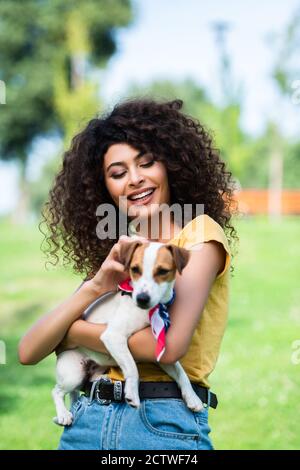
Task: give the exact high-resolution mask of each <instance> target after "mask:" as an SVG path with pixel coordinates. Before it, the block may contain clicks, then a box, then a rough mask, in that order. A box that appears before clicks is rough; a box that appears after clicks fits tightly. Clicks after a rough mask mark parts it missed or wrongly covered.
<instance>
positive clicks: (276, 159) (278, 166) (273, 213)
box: [268, 136, 283, 221]
mask: <svg viewBox="0 0 300 470" xmlns="http://www.w3.org/2000/svg"><path fill="white" fill-rule="evenodd" d="M278 137H279V136H276V137H275V138H274V140H273V143H272V150H271V156H270V167H269V199H268V205H269V218H270V220H273V221H279V220H281V213H282V207H281V204H282V179H283V157H282V149H281V146H280V143H279V138H278Z"/></svg>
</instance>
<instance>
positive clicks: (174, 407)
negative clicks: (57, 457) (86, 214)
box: [58, 395, 213, 450]
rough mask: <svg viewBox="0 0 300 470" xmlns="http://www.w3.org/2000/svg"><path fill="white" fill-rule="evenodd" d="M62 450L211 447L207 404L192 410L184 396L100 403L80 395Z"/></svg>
mask: <svg viewBox="0 0 300 470" xmlns="http://www.w3.org/2000/svg"><path fill="white" fill-rule="evenodd" d="M71 411H72V413H73V416H74V421H73V424H72V426H68V427H65V429H64V432H63V434H62V436H61V439H60V443H59V447H58V449H59V450H79V449H83V450H84V449H90V450H132V449H133V450H211V449H213V446H212V444H211V441H210V438H209V436H208V434H209V433H210V427H209V425H208V408H205V409H204V410H203V411H200V412H195V413H194V412H192V411H191V410H189V409H188V408H187V406H186V405H185V403H184V402H183V400H180V399H175V398H167V399H166V398H165V399H162V398H157V399H146V400H142V401H141V406H140V408H139V409H136V408H132V407H130V406H129V405H128V404H127V403H125V402H122V403H111V404H109V405H101V404H100V403H99V402H98V401H97V400H96V399H94V400H92V401H90V400H89V398H88V397H86V396H84V395H81V396H80V397H79V399H78V400H77V401H76V402H75V403H73V404H72V406H71Z"/></svg>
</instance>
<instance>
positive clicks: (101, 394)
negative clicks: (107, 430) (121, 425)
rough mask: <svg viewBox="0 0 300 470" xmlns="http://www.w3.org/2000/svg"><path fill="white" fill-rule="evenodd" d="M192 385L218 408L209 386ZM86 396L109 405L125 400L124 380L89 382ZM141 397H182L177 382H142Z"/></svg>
mask: <svg viewBox="0 0 300 470" xmlns="http://www.w3.org/2000/svg"><path fill="white" fill-rule="evenodd" d="M192 387H193V389H194V391H195V392H196V394H197V395H198V397H199V398H200V399H201V401H202V402H203V403H204V404H206V406H207V405H208V404H209V406H211V407H212V408H217V405H218V399H217V396H216V395H215V394H214V393H212V392H210V391H209V389H208V388H206V387H202V386H200V385H197V384H195V383H192ZM83 391H84V393H85V395H86V396H88V397H90V399H91V400H93V399H97V400H98V401H99V402H100V403H101V404H103V405H108V404H110V403H111V402H124V401H125V397H124V382H121V381H115V382H112V380H111V379H109V378H106V377H105V378H101V379H99V380H96V381H94V382H88V384H87V385H86V386H85V388H84V390H83ZM139 395H140V399H141V400H143V399H145V398H148V399H151V398H181V399H182V396H181V391H180V389H179V387H178V385H177V383H176V382H140V384H139Z"/></svg>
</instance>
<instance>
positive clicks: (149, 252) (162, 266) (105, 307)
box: [52, 241, 203, 426]
mask: <svg viewBox="0 0 300 470" xmlns="http://www.w3.org/2000/svg"><path fill="white" fill-rule="evenodd" d="M188 260H189V252H188V251H187V250H185V249H184V248H178V247H176V246H175V245H168V244H167V245H166V244H163V243H157V242H148V243H142V242H141V241H133V242H130V243H129V244H126V245H123V246H122V247H121V252H120V261H121V263H122V264H124V266H125V268H126V269H129V273H130V278H131V283H132V288H133V289H132V296H131V297H130V296H128V295H122V292H121V291H120V292H117V293H114V294H113V295H108V296H107V295H106V296H104V299H103V300H102V301H100V302H99V301H98V302H97V301H96V302H95V303H94V304H93V305H92V307H93V306H94V307H93V308H91V307H89V308H88V309H87V310H86V312H85V313H88V312H91V313H90V314H89V315H88V317H87V315H86V319H87V321H90V322H93V323H104V324H107V328H106V330H105V331H104V333H103V334H102V335H101V338H100V339H101V341H103V343H104V344H105V347H106V348H107V350H108V351H109V352H110V354H111V356H108V355H107V354H102V353H98V352H95V351H90V350H88V349H86V348H83V347H80V348H76V349H72V350H69V351H64V352H62V353H61V354H59V356H58V357H57V365H56V380H57V383H56V386H55V387H54V389H53V391H52V396H53V399H54V402H55V406H56V411H57V417H56V418H54V422H55V423H56V424H60V425H62V426H66V425H70V424H72V414H71V412H70V411H68V410H67V408H66V406H65V402H64V398H65V395H66V394H68V393H70V394H71V398H72V399H73V400H74V399H76V397H77V396H78V391H79V390H80V388H81V386H82V384H83V383H86V382H87V381H94V380H97V379H99V377H101V375H102V374H104V372H105V370H106V369H107V368H108V367H110V366H115V365H118V366H119V367H120V368H121V370H122V372H123V375H124V378H125V399H126V401H127V403H128V404H129V405H131V406H133V407H139V405H140V398H139V392H138V387H139V376H138V369H137V366H136V363H135V361H134V359H133V357H132V355H131V353H130V351H129V348H128V338H129V337H130V336H131V335H132V334H133V333H134V332H136V331H138V330H141V329H143V328H145V327H146V326H148V325H149V324H150V320H149V310H151V308H152V310H153V307H155V306H156V305H157V304H160V303H161V304H166V303H168V302H169V301H170V299H171V298H172V295H173V287H174V284H175V275H176V272H177V271H178V272H179V274H181V272H182V270H183V268H184V267H185V266H186V264H187V263H188ZM99 300H100V299H99ZM152 327H153V325H152ZM152 330H153V328H152ZM91 360H92V361H94V362H95V363H96V364H97V367H96V368H95V367H94V369H93V374H92V375H91V374H90V375H89V376H88V372H89V369H90V370H91V368H89V367H88V364H91ZM159 365H160V367H161V368H162V369H163V370H164V371H165V372H166V373H167V374H168V375H169V376H170V377H171V378H172V379H173V380H175V381H176V382H177V384H178V386H179V388H180V389H181V393H182V397H183V399H184V401H185V402H186V405H187V406H188V407H189V408H190V409H191V410H193V411H200V410H202V408H203V404H202V402H201V400H200V398H199V397H198V396H197V395H196V393H195V392H194V390H193V388H192V385H191V383H190V381H189V379H188V377H187V375H186V373H185V371H184V369H183V367H182V366H181V365H180V363H179V362H178V361H177V362H175V363H174V364H161V363H159Z"/></svg>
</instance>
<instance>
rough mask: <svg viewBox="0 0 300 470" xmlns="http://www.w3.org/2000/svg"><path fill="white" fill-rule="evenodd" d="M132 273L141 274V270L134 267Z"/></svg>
mask: <svg viewBox="0 0 300 470" xmlns="http://www.w3.org/2000/svg"><path fill="white" fill-rule="evenodd" d="M131 272H132V273H134V274H141V272H140V268H139V267H138V266H133V267H132V268H131Z"/></svg>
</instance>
